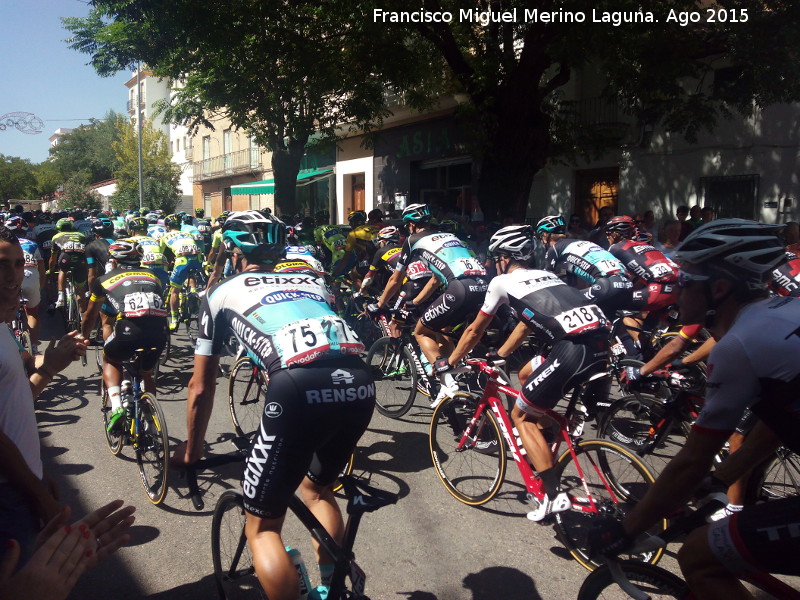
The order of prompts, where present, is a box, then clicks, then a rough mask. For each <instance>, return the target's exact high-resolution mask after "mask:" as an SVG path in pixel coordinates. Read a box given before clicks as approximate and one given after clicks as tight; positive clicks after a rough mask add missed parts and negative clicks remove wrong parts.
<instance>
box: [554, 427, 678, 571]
mask: <svg viewBox="0 0 800 600" xmlns="http://www.w3.org/2000/svg"><path fill="white" fill-rule="evenodd" d="M574 448H575V455H576V457H578V460H579V462H580V465H578V466H576V465H575V461H574V460H573V457H572V454H571V453H570V451H569V450H567V451H565V452H564V453H563V454H562V455H561V456H560V457H559V459H558V462H557V463H556V468H557V469H558V476H559V485H560V486H561V490H562V491H564V492H566V493H567V494H569V495H570V498H571V499H572V500H573V508H572V509H571V510H567V511H565V512H560V513H556V514H555V529H556V533H557V535H558V537H559V539H560V540H561V542H562V543H563V544H564V546H565V547H566V549H567V550H569V553H570V554H572V556H573V557H574V558H575V560H576V561H578V563H579V564H580V565H581V566H582V567H584V568H586V569H589V570H590V571H591V570H593V569H595V568H596V567H597V566H598V565H599V563H598V562H595V561H593V560H591V559H590V558H589V551H588V548H587V547H586V536H587V533H588V532H589V529H590V528H591V527H592V525H593V523H595V519H596V517H598V516H612V517H615V518H618V519H621V518H622V517H624V516H625V515H626V514H627V513H628V512H629V511H630V509H631V508H633V506H634V505H635V504H636V503H637V502H638V501H639V500H641V499H642V497H643V496H644V494H645V492H646V491H647V490H648V489H649V488H650V486H651V485H652V484H653V481H655V479H654V478H653V475H652V473H651V472H650V470H649V469H648V468H647V466H646V465H645V464H644V463H643V462H642V461H641V460H639V459H638V458H637V457H636V456H635V455H634V454H633V453H632V452H630V451H629V450H626V449H625V448H624V447H622V446H620V445H619V444H615V443H614V442H610V441H608V440H582V441H580V442H578V443H577V444H575V446H574ZM582 457H585V458H586V460H581V458H582ZM581 472H582V473H583V475H584V477H583V478H581V476H580V473H581ZM584 482H585V485H584ZM587 492H588V494H589V496H587ZM592 503H593V504H594V507H592ZM576 504H579V505H580V508H575V505H576ZM581 508H584V509H585V510H581ZM666 527H667V521H666V519H662V520H661V521H659V523H658V524H657V525H655V526H653V527H652V528H651V529H649V530H648V533H650V534H653V535H657V534H658V533H660V532H662V531H664V529H666ZM662 554H663V549H659V550H657V551H654V552H651V553H648V555H645V556H642V557H641V558H639V557H625V558H632V559H635V560H640V561H643V562H648V563H650V564H656V563H657V562H658V561H659V560H660V559H661V555H662Z"/></svg>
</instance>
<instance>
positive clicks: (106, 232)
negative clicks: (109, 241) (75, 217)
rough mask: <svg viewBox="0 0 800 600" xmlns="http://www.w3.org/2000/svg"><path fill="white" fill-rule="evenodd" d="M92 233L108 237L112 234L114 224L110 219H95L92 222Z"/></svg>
mask: <svg viewBox="0 0 800 600" xmlns="http://www.w3.org/2000/svg"><path fill="white" fill-rule="evenodd" d="M92 231H94V232H95V233H96V234H97V235H100V236H103V237H109V236H111V235H112V234H113V233H114V224H113V223H112V222H111V219H105V218H104V219H95V220H94V221H92Z"/></svg>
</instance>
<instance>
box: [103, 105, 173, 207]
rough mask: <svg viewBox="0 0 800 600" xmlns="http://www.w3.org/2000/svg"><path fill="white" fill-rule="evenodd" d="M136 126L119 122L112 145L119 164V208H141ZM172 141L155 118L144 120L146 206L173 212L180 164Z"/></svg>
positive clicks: (116, 203)
mask: <svg viewBox="0 0 800 600" xmlns="http://www.w3.org/2000/svg"><path fill="white" fill-rule="evenodd" d="M137 137H138V135H137V132H136V128H135V127H134V126H133V124H131V123H129V122H128V121H125V120H119V121H117V122H116V141H115V142H114V143H113V144H112V145H111V149H112V151H113V153H114V156H115V160H116V164H117V167H116V169H115V170H114V177H115V178H116V180H117V190H116V192H115V193H114V195H113V196H112V197H111V206H112V207H113V208H116V209H117V210H125V209H127V208H139V155H138V140H137ZM168 146H169V143H168V140H167V137H166V136H165V135H164V133H162V132H161V131H159V130H157V129H155V128H154V127H153V124H152V122H151V121H148V120H144V121H142V174H143V190H144V205H145V206H148V207H150V208H152V209H156V208H160V209H162V210H164V211H166V212H167V213H171V212H172V211H174V210H175V207H176V206H177V205H178V200H179V193H178V182H179V180H180V169H179V167H178V166H177V165H176V164H175V163H173V162H172V161H171V160H170V156H169V147H168Z"/></svg>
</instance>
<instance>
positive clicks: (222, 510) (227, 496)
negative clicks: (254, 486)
mask: <svg viewBox="0 0 800 600" xmlns="http://www.w3.org/2000/svg"><path fill="white" fill-rule="evenodd" d="M244 524H245V513H244V506H243V503H242V495H241V494H239V493H238V492H234V491H231V490H228V491H226V492H224V493H223V494H222V495H221V496H220V497H219V500H217V504H216V506H215V507H214V516H213V517H212V519H211V560H212V562H213V563H214V582H215V583H216V586H217V593H218V594H219V597H220V598H221V599H222V600H235V599H238V598H262V599H264V600H266V598H267V596H266V594H265V593H264V591H263V590H262V588H261V584H259V582H258V578H257V577H256V572H255V568H254V567H253V556H252V554H251V553H250V546H249V545H248V544H247V539H246V538H245V535H244Z"/></svg>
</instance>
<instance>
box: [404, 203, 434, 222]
mask: <svg viewBox="0 0 800 600" xmlns="http://www.w3.org/2000/svg"><path fill="white" fill-rule="evenodd" d="M430 220H431V211H430V208H429V207H428V205H427V204H409V205H408V206H406V207H405V208H404V209H403V223H427V222H428V221H430Z"/></svg>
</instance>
